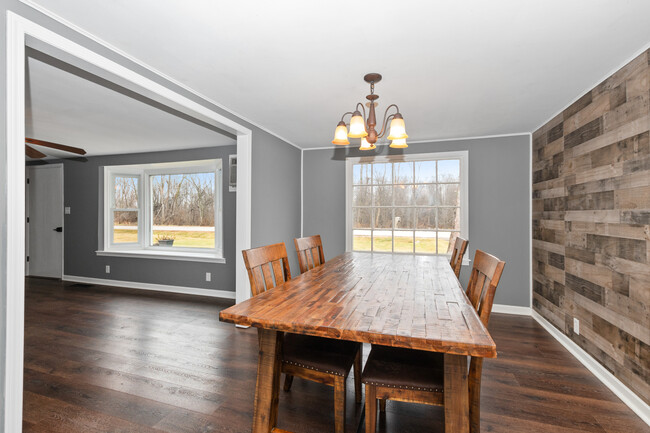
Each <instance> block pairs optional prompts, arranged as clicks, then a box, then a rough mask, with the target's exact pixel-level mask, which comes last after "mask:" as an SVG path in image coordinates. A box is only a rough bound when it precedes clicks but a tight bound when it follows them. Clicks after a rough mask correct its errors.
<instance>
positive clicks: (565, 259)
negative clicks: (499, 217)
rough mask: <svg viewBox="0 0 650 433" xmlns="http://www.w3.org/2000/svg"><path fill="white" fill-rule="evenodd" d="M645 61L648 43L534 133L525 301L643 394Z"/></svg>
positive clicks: (649, 254)
mask: <svg viewBox="0 0 650 433" xmlns="http://www.w3.org/2000/svg"><path fill="white" fill-rule="evenodd" d="M649 62H650V50H648V51H646V52H644V53H643V54H641V55H640V56H638V57H637V58H635V59H634V60H632V61H631V62H630V63H628V64H627V65H625V66H624V67H623V68H621V69H620V70H618V71H617V72H616V73H614V74H613V75H611V76H610V77H609V78H607V79H606V80H605V81H603V82H602V83H600V84H599V85H598V86H596V87H595V88H594V89H592V90H591V91H589V92H588V93H586V94H585V95H584V96H582V97H581V98H580V99H578V100H577V101H576V102H574V103H573V104H572V105H571V106H569V107H568V108H567V109H565V110H564V111H563V112H562V113H560V114H558V115H557V116H556V117H555V118H554V119H552V120H551V121H549V122H548V123H547V124H546V125H544V126H543V127H541V128H540V129H539V130H537V131H535V133H534V134H533V308H534V309H535V311H537V312H538V313H539V314H541V315H542V316H543V317H544V318H546V319H547V320H548V321H549V322H551V323H552V324H553V325H554V326H556V327H557V328H559V329H560V330H561V331H562V332H564V333H565V334H566V335H567V336H569V337H570V338H571V339H572V340H573V341H574V342H575V343H577V344H578V345H580V346H581V347H582V348H583V349H584V350H585V351H587V352H588V353H589V354H591V355H592V356H593V357H594V358H595V359H596V360H598V362H600V363H601V364H602V365H603V366H605V367H606V368H607V369H608V370H609V371H610V372H612V373H613V374H614V375H615V376H616V377H617V378H618V379H620V380H621V381H622V382H623V383H624V384H626V385H627V386H628V387H629V388H630V389H631V390H633V391H634V392H635V393H637V394H638V395H639V396H640V397H641V398H642V399H643V400H644V401H645V402H647V403H650V140H649V136H648V135H649V130H650V108H649V101H650V90H649V89H650V87H649V86H650V64H649ZM573 318H578V319H579V320H580V329H579V333H580V334H579V335H578V334H577V333H576V332H575V330H574V327H573Z"/></svg>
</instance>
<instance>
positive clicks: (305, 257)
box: [293, 235, 325, 274]
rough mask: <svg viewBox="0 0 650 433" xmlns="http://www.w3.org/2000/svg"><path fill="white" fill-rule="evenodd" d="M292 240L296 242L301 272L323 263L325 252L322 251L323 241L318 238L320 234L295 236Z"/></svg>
mask: <svg viewBox="0 0 650 433" xmlns="http://www.w3.org/2000/svg"><path fill="white" fill-rule="evenodd" d="M293 242H294V243H295V244H296V252H297V253H298V264H299V265H300V273H301V274H304V273H305V272H307V271H308V270H310V269H313V268H315V267H316V266H320V265H322V264H323V263H325V254H324V253H323V243H322V242H321V240H320V235H315V236H309V237H306V238H296V239H294V240H293Z"/></svg>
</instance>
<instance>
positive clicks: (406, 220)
mask: <svg viewBox="0 0 650 433" xmlns="http://www.w3.org/2000/svg"><path fill="white" fill-rule="evenodd" d="M394 223H395V229H412V228H413V208H410V207H397V208H395V219H394Z"/></svg>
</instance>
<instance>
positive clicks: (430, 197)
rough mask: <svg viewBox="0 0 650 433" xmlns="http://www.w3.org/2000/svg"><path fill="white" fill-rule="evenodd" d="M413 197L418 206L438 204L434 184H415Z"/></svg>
mask: <svg viewBox="0 0 650 433" xmlns="http://www.w3.org/2000/svg"><path fill="white" fill-rule="evenodd" d="M413 198H414V199H415V204H416V205H418V206H435V205H437V204H438V189H437V187H436V185H435V184H431V185H415V186H414V189H413Z"/></svg>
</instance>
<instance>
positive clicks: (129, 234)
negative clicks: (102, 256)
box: [113, 211, 138, 244]
mask: <svg viewBox="0 0 650 433" xmlns="http://www.w3.org/2000/svg"><path fill="white" fill-rule="evenodd" d="M136 242H138V211H113V243H114V244H125V243H136Z"/></svg>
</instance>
